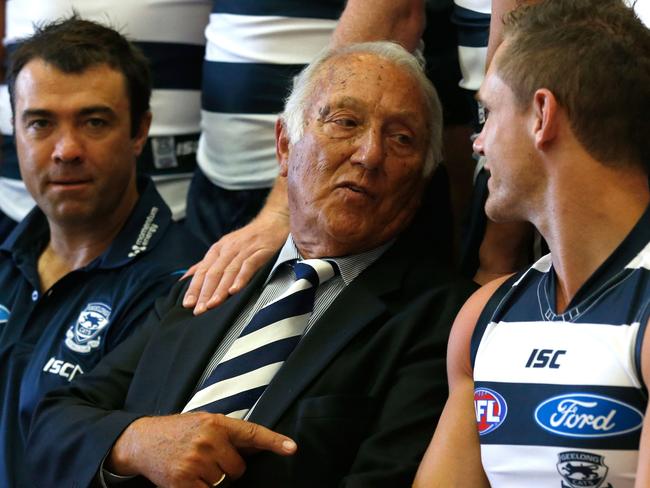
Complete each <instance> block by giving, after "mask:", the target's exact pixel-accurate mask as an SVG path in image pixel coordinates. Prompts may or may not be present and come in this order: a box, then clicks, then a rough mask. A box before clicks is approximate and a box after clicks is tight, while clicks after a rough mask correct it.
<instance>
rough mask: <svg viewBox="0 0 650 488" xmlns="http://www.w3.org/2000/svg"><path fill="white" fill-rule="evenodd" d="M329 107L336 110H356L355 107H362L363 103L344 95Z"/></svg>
mask: <svg viewBox="0 0 650 488" xmlns="http://www.w3.org/2000/svg"><path fill="white" fill-rule="evenodd" d="M329 105H330V106H332V107H336V108H347V107H351V108H357V107H362V106H363V103H362V102H361V100H359V99H358V98H355V97H351V96H349V95H345V96H342V97H340V98H337V99H335V100H334V103H330V104H329Z"/></svg>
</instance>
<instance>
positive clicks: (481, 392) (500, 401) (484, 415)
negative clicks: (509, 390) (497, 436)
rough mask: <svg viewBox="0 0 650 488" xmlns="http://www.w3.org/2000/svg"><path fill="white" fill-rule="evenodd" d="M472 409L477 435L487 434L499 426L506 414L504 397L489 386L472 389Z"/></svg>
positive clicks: (506, 407) (506, 406) (506, 408)
mask: <svg viewBox="0 0 650 488" xmlns="http://www.w3.org/2000/svg"><path fill="white" fill-rule="evenodd" d="M474 410H475V411H476V426H477V428H478V433H479V435H485V434H489V433H490V432H492V431H494V430H496V429H497V428H499V426H500V425H501V424H502V423H503V421H504V420H505V419H506V415H507V414H508V405H507V404H506V401H505V400H504V398H503V397H502V396H501V395H500V394H499V393H497V392H496V391H494V390H490V389H489V388H476V389H475V390H474Z"/></svg>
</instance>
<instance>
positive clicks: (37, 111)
mask: <svg viewBox="0 0 650 488" xmlns="http://www.w3.org/2000/svg"><path fill="white" fill-rule="evenodd" d="M52 115H53V114H52V112H51V111H50V110H46V109H43V108H28V109H25V110H23V111H22V113H21V114H20V117H21V119H23V120H25V119H29V118H33V117H43V118H48V117H52Z"/></svg>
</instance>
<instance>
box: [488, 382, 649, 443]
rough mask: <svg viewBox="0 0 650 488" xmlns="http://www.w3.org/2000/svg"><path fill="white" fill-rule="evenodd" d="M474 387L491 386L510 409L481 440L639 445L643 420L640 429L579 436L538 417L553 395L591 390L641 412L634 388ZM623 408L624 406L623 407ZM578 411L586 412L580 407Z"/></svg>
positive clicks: (641, 418) (503, 385)
mask: <svg viewBox="0 0 650 488" xmlns="http://www.w3.org/2000/svg"><path fill="white" fill-rule="evenodd" d="M475 388H489V389H491V390H494V391H496V392H497V393H499V394H500V395H501V396H503V398H504V399H505V401H506V404H507V405H508V412H507V415H506V418H505V420H504V421H503V423H502V424H501V425H500V426H499V427H498V428H496V429H495V430H493V431H492V432H489V433H487V434H484V435H482V436H481V444H505V445H537V446H563V447H564V446H566V447H575V448H585V449H622V450H626V449H631V450H636V449H638V447H639V440H640V436H641V422H642V420H643V416H642V414H641V416H640V422H639V426H638V428H637V429H635V430H633V431H631V432H627V433H623V434H619V435H608V436H600V437H590V438H589V437H576V436H567V435H560V434H555V433H552V432H550V431H548V430H546V429H544V428H543V427H541V425H540V424H539V423H538V422H537V421H536V419H535V411H536V409H537V407H539V406H540V405H541V404H542V403H544V402H546V401H547V400H550V399H552V398H554V397H558V396H562V395H567V394H568V392H569V393H570V394H585V393H586V394H591V395H598V396H601V397H608V398H612V399H615V400H618V401H619V402H622V403H624V404H625V405H627V406H629V407H633V408H635V409H637V410H638V411H639V412H641V413H642V412H644V411H645V404H644V403H642V401H641V399H640V398H639V392H638V390H636V389H635V388H624V387H615V386H589V385H578V386H573V385H550V384H533V383H529V384H520V383H517V384H511V383H500V382H491V381H477V382H476V383H475ZM620 410H624V409H623V408H621V409H620ZM579 413H584V412H581V411H579Z"/></svg>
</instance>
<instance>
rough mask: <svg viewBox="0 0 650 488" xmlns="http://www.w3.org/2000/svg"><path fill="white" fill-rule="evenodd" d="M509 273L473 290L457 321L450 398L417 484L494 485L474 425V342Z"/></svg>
mask: <svg viewBox="0 0 650 488" xmlns="http://www.w3.org/2000/svg"><path fill="white" fill-rule="evenodd" d="M507 278H508V277H503V278H500V279H497V280H494V281H492V282H491V283H489V284H487V285H485V286H484V287H482V288H481V289H479V290H478V291H477V292H476V293H474V294H473V295H472V296H471V297H470V299H469V300H467V302H466V303H465V305H463V308H462V309H461V310H460V312H459V313H458V316H457V317H456V320H455V321H454V325H453V327H452V330H451V334H450V336H449V346H448V349H447V375H448V381H449V398H448V399H447V403H446V404H445V408H444V410H443V412H442V416H441V417H440V421H439V422H438V427H437V428H436V431H435V434H434V435H433V439H432V440H431V443H430V444H429V448H428V449H427V452H426V453H425V455H424V458H423V459H422V463H421V464H420V467H419V469H418V472H417V475H416V477H415V482H414V484H413V486H414V487H415V488H447V487H452V486H453V487H454V488H481V487H485V488H489V486H490V485H489V483H488V480H487V477H486V476H485V472H484V471H483V466H482V464H481V449H480V444H479V438H478V431H477V429H476V413H475V411H474V380H473V374H472V367H471V364H470V345H471V339H472V333H473V332H474V327H475V326H476V322H477V320H478V318H479V316H480V314H481V311H482V310H483V308H484V307H485V305H486V303H487V302H488V300H489V299H490V297H491V296H492V294H493V293H494V292H495V291H496V289H497V288H498V287H499V285H501V283H503V281H505V280H506V279H507Z"/></svg>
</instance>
